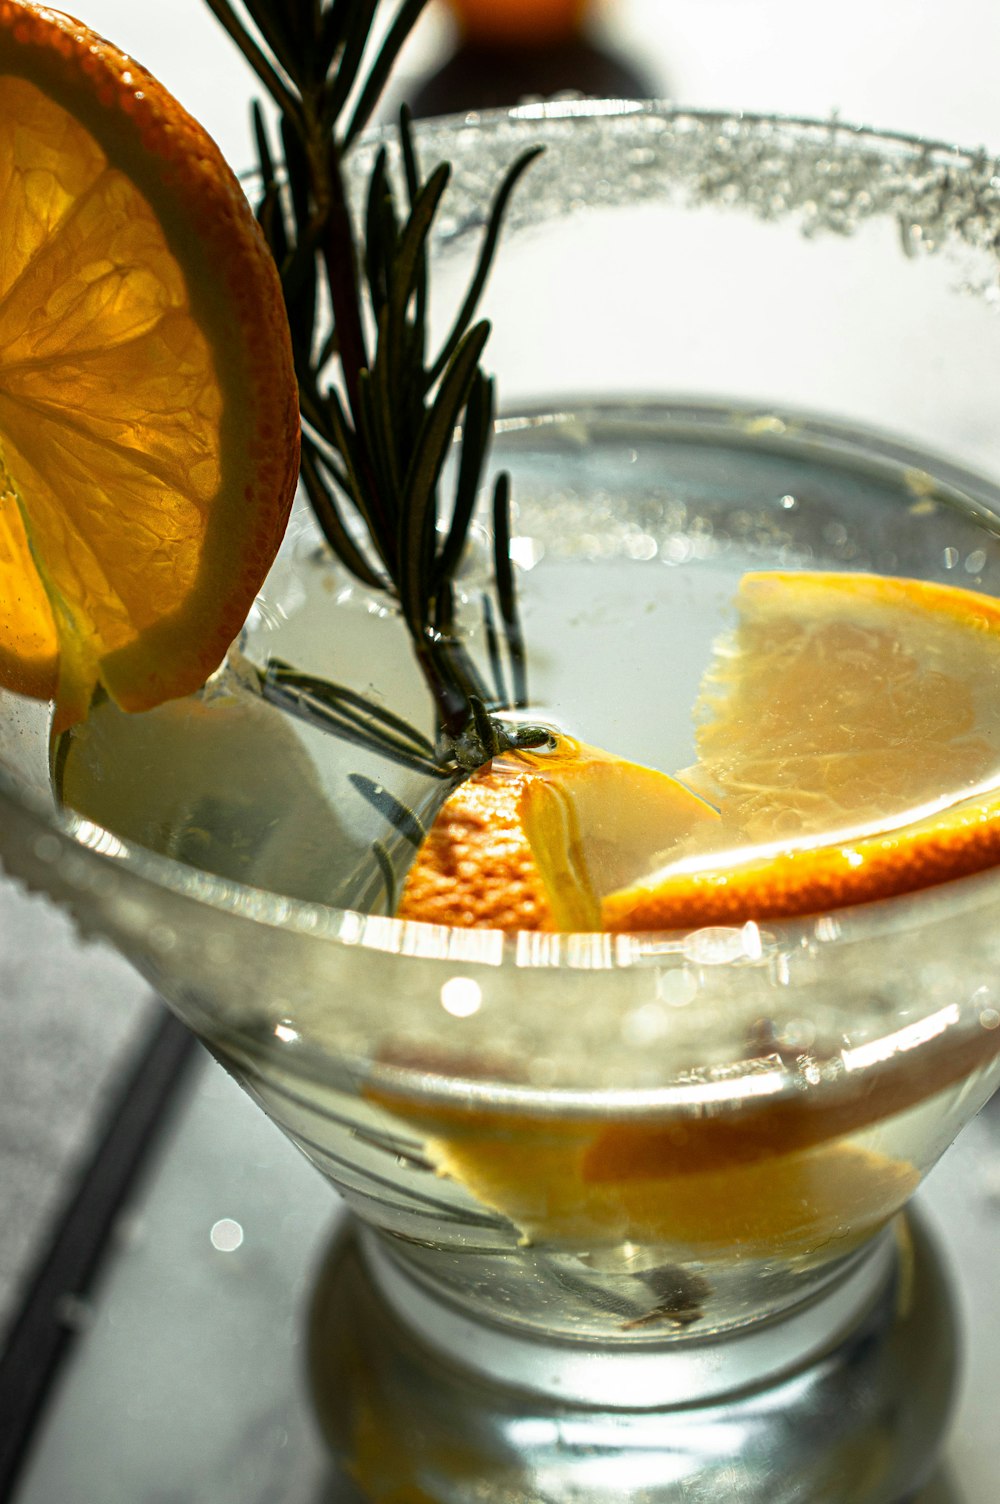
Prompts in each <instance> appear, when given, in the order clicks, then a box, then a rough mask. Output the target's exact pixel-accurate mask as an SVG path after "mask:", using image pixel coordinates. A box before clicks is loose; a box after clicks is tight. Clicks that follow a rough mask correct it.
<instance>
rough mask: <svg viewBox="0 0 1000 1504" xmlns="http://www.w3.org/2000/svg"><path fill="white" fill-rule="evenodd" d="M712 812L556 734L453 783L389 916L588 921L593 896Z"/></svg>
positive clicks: (594, 918)
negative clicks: (545, 744) (550, 746)
mask: <svg viewBox="0 0 1000 1504" xmlns="http://www.w3.org/2000/svg"><path fill="white" fill-rule="evenodd" d="M717 820H718V814H717V811H716V810H714V809H713V808H712V806H711V805H710V804H708V803H707V802H706V801H705V800H704V799H701V798H700V797H699V796H698V795H696V794H693V793H691V791H690V790H689V789H687V788H685V787H684V786H683V784H681V783H678V781H677V780H676V779H674V778H670V777H669V776H668V775H667V774H666V773H658V772H656V771H655V770H654V769H652V768H646V767H642V766H641V765H640V764H638V763H631V762H626V761H625V759H624V758H620V757H613V756H612V755H611V754H610V753H608V752H603V751H601V750H600V749H599V748H597V747H588V746H585V745H584V744H583V743H580V742H577V741H575V740H574V739H573V738H572V737H568V736H563V737H560V738H559V739H558V743H557V746H556V749H555V750H554V751H553V752H551V753H548V754H539V753H531V752H521V753H517V754H513V755H511V756H510V757H507V758H504V759H496V760H495V761H494V762H493V763H492V764H490V765H488V766H487V767H486V768H485V769H483V770H482V771H481V772H479V773H477V774H475V775H474V776H473V777H472V778H470V779H468V780H467V781H466V782H465V783H464V784H462V785H460V787H459V788H458V789H457V790H456V791H455V793H454V794H452V795H451V797H450V798H449V799H448V800H447V802H446V803H445V805H444V807H443V808H442V810H441V812H440V814H439V815H438V817H437V820H436V821H435V823H434V826H433V828H432V830H431V831H430V833H429V835H428V836H427V838H426V840H425V841H424V843H423V845H422V846H421V848H420V850H419V852H418V853H417V858H416V861H415V862H414V864H413V866H412V867H411V869H410V872H409V874H408V877H407V881H406V885H405V887H404V890H403V895H402V899H401V902H400V906H399V909H398V914H399V917H400V918H403V919H425V920H431V921H433V922H435V923H438V924H453V925H462V926H465V927H469V928H484V927H485V928H493V929H507V930H513V929H564V930H586V929H597V928H599V926H600V900H601V897H602V896H603V895H604V894H606V893H609V892H611V891H612V890H613V889H615V888H617V887H620V886H621V885H622V884H623V883H624V882H627V881H628V879H629V877H630V876H635V875H636V874H638V873H641V872H643V871H649V870H650V864H654V865H655V863H656V861H657V860H658V859H661V858H666V857H668V856H669V854H670V853H671V852H672V851H673V850H675V849H676V847H677V846H678V844H679V843H680V842H681V841H682V840H683V839H685V838H686V837H688V836H689V835H690V833H691V832H692V830H694V829H696V828H697V827H698V826H701V825H703V824H706V823H707V824H714V823H715V822H716V821H717Z"/></svg>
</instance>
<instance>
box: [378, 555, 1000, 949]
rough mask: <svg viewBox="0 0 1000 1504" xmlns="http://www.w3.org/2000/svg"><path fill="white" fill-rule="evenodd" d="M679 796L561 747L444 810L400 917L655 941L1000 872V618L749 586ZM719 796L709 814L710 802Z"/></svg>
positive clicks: (895, 600)
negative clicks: (632, 933) (621, 934)
mask: <svg viewBox="0 0 1000 1504" xmlns="http://www.w3.org/2000/svg"><path fill="white" fill-rule="evenodd" d="M737 607H738V614H739V621H738V626H737V629H736V631H735V633H734V634H733V635H732V636H731V637H730V638H728V639H726V641H725V642H723V643H721V644H720V645H719V648H718V650H717V653H716V656H715V659H714V661H713V662H712V664H711V665H710V666H709V669H708V671H707V673H706V675H705V677H704V680H703V684H702V689H701V694H700V696H699V701H698V704H697V706H696V707H695V717H696V722H697V748H698V753H699V760H698V763H697V764H696V765H695V766H694V767H691V768H686V769H684V770H683V771H682V772H681V774H680V775H679V778H680V779H681V780H683V781H682V782H679V781H677V780H676V779H673V778H669V777H667V775H665V774H663V773H657V772H654V771H652V770H651V769H649V768H643V767H639V766H637V765H636V764H634V763H629V762H626V761H624V760H623V759H621V758H615V757H612V756H611V755H610V754H609V753H607V752H601V751H598V750H597V749H595V748H589V747H584V746H582V745H579V744H577V743H575V742H573V741H572V740H571V739H570V738H563V739H561V741H560V744H559V749H558V751H557V752H556V754H555V755H554V756H552V757H548V758H547V757H543V756H539V755H527V754H522V755H520V756H519V757H518V758H512V759H509V760H508V761H507V762H506V763H495V764H494V765H493V767H492V768H490V769H489V770H487V771H486V772H485V773H483V774H480V775H477V777H475V778H473V779H472V780H471V781H470V782H469V783H467V784H466V785H464V786H463V787H462V788H460V789H459V790H458V792H457V793H456V794H455V795H454V796H453V797H452V799H451V800H450V801H449V802H448V803H447V804H446V805H445V807H444V810H443V811H442V813H441V815H440V817H439V819H438V821H437V823H436V825H435V827H434V829H433V830H432V831H431V833H430V835H429V837H428V839H427V841H426V843H425V845H424V847H423V848H422V850H421V851H420V853H419V854H418V858H417V862H416V864H415V866H414V868H413V870H412V872H411V875H410V879H409V882H408V884H407V886H406V889H405V892H404V897H403V904H402V907H401V909H400V914H401V915H402V917H404V918H408V919H430V920H436V921H438V922H440V923H445V924H468V925H491V926H494V927H497V928H500V929H563V930H592V929H605V930H659V929H674V928H693V927H697V926H699V925H705V924H736V923H741V922H743V921H745V920H747V919H764V918H774V917H780V916H790V915H796V914H807V913H816V912H821V911H824V910H826V909H828V908H837V907H841V906H843V905H845V904H850V903H859V902H863V901H867V900H870V899H875V898H881V897H886V896H889V895H892V894H898V893H905V892H909V891H912V890H916V889H919V888H923V887H927V886H929V885H932V884H934V883H938V882H942V881H945V880H947V879H948V878H952V877H957V876H961V875H964V874H966V873H970V872H975V871H978V870H981V869H983V868H984V867H988V866H990V865H992V864H993V863H995V862H997V861H1000V602H997V601H995V600H993V599H991V598H990V597H988V596H983V595H979V594H976V593H975V592H972V591H968V590H963V589H961V588H958V587H955V586H949V585H940V584H933V583H929V582H927V581H921V580H907V579H892V578H884V577H879V576H874V575H860V574H822V573H818V572H817V573H805V572H802V573H791V572H789V573H774V574H748V575H746V576H745V577H744V579H743V581H742V584H741V587H740V591H739V595H738V599H737ZM699 795H700V796H702V797H699Z"/></svg>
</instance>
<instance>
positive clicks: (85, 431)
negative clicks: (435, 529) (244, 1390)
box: [0, 0, 298, 730]
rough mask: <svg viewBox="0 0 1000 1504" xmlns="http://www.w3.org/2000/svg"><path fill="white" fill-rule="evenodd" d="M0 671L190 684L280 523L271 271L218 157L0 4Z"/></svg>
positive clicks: (165, 693) (91, 59)
mask: <svg viewBox="0 0 1000 1504" xmlns="http://www.w3.org/2000/svg"><path fill="white" fill-rule="evenodd" d="M0 208H2V213H0V591H2V600H3V608H4V609H3V611H2V613H0V684H2V685H3V686H5V687H6V688H9V689H14V690H16V691H19V692H21V693H25V694H29V695H33V696H36V697H39V698H49V697H55V698H56V701H57V711H56V729H57V730H58V729H61V728H63V727H65V726H67V725H69V724H71V723H72V722H74V721H76V720H79V719H80V718H81V717H82V716H83V715H84V714H85V713H86V710H87V707H88V704H89V702H90V699H91V696H92V693H93V690H94V688H95V686H96V685H97V684H102V685H103V686H104V687H105V688H106V689H107V690H108V692H109V693H110V694H111V696H112V698H113V699H115V700H116V701H117V702H118V704H120V705H121V706H122V707H123V708H125V709H127V710H143V709H147V708H149V707H150V706H152V705H155V704H157V703H160V702H161V701H163V700H166V699H169V698H172V697H175V696H180V695H183V694H186V693H189V692H190V691H192V690H194V689H196V688H197V687H198V686H199V684H201V683H202V682H203V681H204V679H205V678H206V676H207V675H208V674H209V673H210V672H211V671H212V669H213V668H215V667H216V666H217V664H218V663H219V662H220V661H221V659H222V657H223V655H224V653H225V651H226V648H227V647H228V645H229V643H230V642H231V640H232V639H233V637H234V636H235V635H236V633H237V632H238V630H239V628H240V626H241V624H242V622H243V620H244V618H245V616H246V613H247V610H248V609H249V607H250V605H251V603H252V601H253V597H254V595H255V593H256V591H257V589H258V588H259V586H260V583H261V581H262V580H263V578H264V575H265V573H266V572H267V569H268V566H269V564H270V562H271V560H272V558H273V556H274V554H275V552H276V549H277V547H278V544H279V542H280V540H281V537H282V534H283V532H284V527H285V523H286V520H287V515H288V508H289V505H290V502H291V495H292V491H293V489H294V483H295V477H296V474H297V448H298V404H297V396H296V388H295V379H294V372H293V366H292V357H291V349H290V342H289V337H288V329H287V323H286V320H285V315H284V310H283V305H282V298H281V291H280V287H279V284H278V279H277V274H276V271H275V268H274V266H273V263H272V261H271V259H270V256H269V253H268V251H267V249H266V246H265V245H264V242H263V239H262V237H261V236H260V235H259V233H258V230H257V226H256V224H255V222H254V219H253V215H252V214H251V212H250V209H249V206H248V204H247V202H246V199H245V197H244V195H243V193H242V191H241V189H240V187H239V185H238V183H237V182H236V179H235V178H234V177H233V175H232V173H231V172H230V170H229V169H228V167H227V166H226V164H225V162H224V161H223V159H222V157H221V155H220V153H219V151H218V149H217V148H216V146H215V145H214V143H213V142H212V141H211V140H210V139H209V137H208V136H206V134H205V133H204V131H203V130H202V129H201V128H200V127H199V126H198V125H197V124H196V123H195V122H194V121H193V120H192V119H191V118H190V117H189V116H188V115H187V114H186V113H185V112H184V110H183V109H182V108H181V106H180V105H179V104H178V103H177V102H176V100H174V99H173V98H172V97H171V96H170V95H169V94H168V93H167V92H166V90H165V89H163V88H162V87H161V86H160V85H159V84H158V83H157V82H156V81H155V79H153V78H152V77H151V76H150V75H149V74H148V73H146V72H145V71H144V70H143V69H142V68H141V67H139V66H138V64H136V63H134V62H133V61H132V60H131V59H129V58H128V57H126V56H125V55H124V54H123V53H121V52H119V51H118V50H117V49H116V48H114V47H113V46H111V45H110V44H109V43H107V42H105V41H104V40H103V39H101V38H100V37H98V36H96V35H95V34H94V33H92V32H91V31H89V30H88V29H87V28H86V27H85V26H83V25H81V24H80V23H79V22H77V21H74V20H71V19H69V18H68V17H66V16H62V15H59V14H58V13H56V12H54V11H50V10H47V9H44V8H42V7H39V6H34V5H29V4H19V3H16V0H0Z"/></svg>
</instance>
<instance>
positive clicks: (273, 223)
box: [207, 0, 547, 770]
mask: <svg viewBox="0 0 1000 1504" xmlns="http://www.w3.org/2000/svg"><path fill="white" fill-rule="evenodd" d="M207 3H208V4H209V6H210V7H211V9H212V11H213V12H214V13H215V15H216V16H217V17H218V19H219V21H220V22H221V23H222V25H223V26H224V27H225V28H226V30H227V31H228V32H229V34H230V36H231V37H232V38H233V39H234V41H235V42H236V44H237V45H238V46H239V48H240V50H241V51H242V52H243V54H244V56H245V57H246V59H247V61H248V62H249V63H250V65H251V67H252V68H253V69H254V71H255V72H256V74H257V77H258V78H259V80H260V82H261V83H262V85H263V86H264V88H265V89H266V90H267V92H268V94H269V95H270V96H271V98H272V100H273V101H274V103H275V104H276V105H277V108H278V112H279V133H280V141H281V159H282V161H281V165H279V164H278V162H277V160H276V157H275V154H274V152H273V151H272V147H271V142H270V140H269V133H268V130H267V129H266V127H265V124H264V120H263V117H262V115H261V112H260V110H259V109H255V114H254V130H255V136H256V142H257V150H258V156H259V161H260V177H261V184H262V194H261V199H260V203H259V207H258V218H259V221H260V224H261V226H262V229H263V231H264V234H265V236H266V237H267V240H268V243H269V245H270V247H271V249H272V252H273V254H274V257H275V260H276V262H277V264H278V268H279V272H280V275H281V281H282V287H283V291H284V296H285V302H286V306H287V310H288V318H289V325H290V328H291V332H292V342H293V349H294V356H295V366H296V373H297V376H298V382H299V391H300V401H301V407H302V415H303V425H304V434H303V451H302V454H303V458H302V479H303V484H304V488H305V491H306V494H307V496H308V498H309V500H310V502H311V504H312V507H313V510H314V512H315V514H316V517H317V519H318V522H319V525H320V527H321V529H322V531H323V533H324V535H325V537H326V539H327V541H328V542H329V544H330V547H331V548H332V549H333V550H334V552H335V553H336V554H337V556H338V557H339V559H340V560H341V563H342V564H343V565H344V567H345V568H346V569H347V570H348V571H349V572H350V573H351V574H352V575H354V577H355V578H356V579H358V580H359V581H361V582H362V583H363V584H364V585H365V586H366V587H367V588H369V589H376V590H380V591H382V592H384V593H385V594H386V595H387V596H388V597H389V598H390V599H391V600H392V601H393V602H394V604H395V605H396V607H397V608H398V610H399V612H400V613H401V615H402V618H403V620H404V621H405V624H406V626H407V629H408V631H409V635H410V639H411V642H412V645H413V650H414V653H415V657H416V661H417V663H418V665H419V667H420V670H421V672H422V674H423V677H424V679H425V681H426V683H427V686H428V688H429V690H430V692H431V695H432V698H433V702H434V706H435V713H436V722H437V727H438V740H437V744H436V745H435V746H434V747H430V746H429V744H428V745H426V746H418V745H416V744H415V743H414V742H413V741H412V738H410V737H409V735H408V733H406V732H404V731H403V729H402V728H401V726H400V724H399V723H398V720H396V719H394V718H392V717H389V716H387V715H385V714H384V713H379V712H376V711H373V710H372V707H371V705H370V704H368V705H365V706H362V705H361V704H360V703H359V699H358V697H357V696H356V695H354V694H353V692H351V691H347V690H345V689H344V687H343V686H337V685H329V684H324V683H323V682H322V681H318V680H314V679H309V678H308V676H305V675H301V674H296V673H295V671H294V670H292V669H290V668H289V667H288V666H287V665H283V664H281V665H272V666H271V667H270V668H269V669H268V671H267V674H266V675H265V676H264V681H263V686H262V687H263V690H264V693H265V694H267V695H268V696H269V697H271V698H276V697H281V698H282V699H283V702H284V703H285V704H286V705H288V706H290V707H291V708H293V709H294V711H295V713H297V714H303V715H306V716H307V717H309V718H312V719H313V720H314V721H316V722H317V723H322V724H324V725H325V726H326V727H327V729H331V730H335V731H336V733H337V734H338V735H343V736H345V737H347V738H348V739H349V740H355V741H358V742H360V743H361V744H362V745H367V746H373V745H375V744H378V750H380V751H382V752H384V753H385V755H391V756H395V757H396V759H397V760H404V761H406V762H407V765H408V766H415V765H417V764H419V765H420V766H421V767H422V768H423V769H424V770H426V767H427V765H435V766H437V767H438V768H439V769H441V770H445V769H446V768H449V767H450V768H454V767H455V766H459V767H462V768H469V767H474V766H476V765H477V763H478V762H483V761H485V760H486V759H487V758H488V757H489V756H491V755H495V754H494V751H493V750H492V749H495V748H497V747H498V746H500V745H503V744H504V743H505V742H506V743H507V744H509V745H513V744H515V742H516V740H517V737H518V736H519V735H520V736H524V737H527V738H528V740H527V741H523V742H522V743H521V744H525V745H538V744H539V741H540V740H544V739H545V738H546V735H547V733H544V732H541V731H539V728H523V730H522V732H521V733H517V732H510V731H508V730H506V729H505V728H504V727H503V726H502V724H501V723H500V722H498V721H496V720H495V719H494V717H492V716H491V715H490V714H489V713H488V711H487V709H486V707H487V706H488V707H489V710H490V711H494V712H495V711H502V710H504V709H512V708H515V707H523V706H524V704H525V703H526V700H527V690H526V684H525V669H524V649H523V642H522V639H521V633H520V627H519V624H518V617H517V610H516V603H515V600H514V582H513V576H512V572H511V567H510V555H509V540H510V527H509V484H508V482H507V479H506V477H501V478H500V480H499V481H498V482H497V486H496V490H495V493H494V505H493V517H494V533H495V538H496V545H495V588H496V597H497V603H498V606H499V620H500V624H501V626H502V629H503V633H504V635H505V637H506V642H507V653H508V659H509V664H510V682H511V693H510V694H509V695H508V693H507V690H506V687H505V678H504V675H503V673H502V671H501V668H500V661H501V654H500V643H499V634H498V631H497V624H496V619H495V616H494V614H493V612H492V607H491V606H487V607H486V608H485V610H486V612H487V613H488V614H487V615H486V617H485V620H486V635H487V642H488V650H489V656H490V660H491V674H492V678H493V680H494V681H495V683H494V684H493V686H487V684H486V683H485V682H484V680H483V678H482V676H481V674H480V672H479V670H478V669H477V667H476V665H475V663H474V662H473V660H472V658H471V656H470V654H469V652H468V651H467V649H466V647H465V645H464V643H463V642H462V640H461V636H460V633H459V632H458V630H457V627H456V622H455V598H456V576H457V572H458V570H459V567H460V564H461V560H462V556H463V552H464V549H465V546H466V542H467V538H468V532H469V526H470V523H471V519H472V515H473V510H474V507H475V503H476V498H477V494H478V492H479V490H480V487H481V485H482V481H483V475H484V469H485V464H486V458H487V452H488V448H489V443H490V439H491V436H492V429H493V415H494V390H493V383H492V381H491V380H490V378H489V377H488V376H487V375H486V374H485V372H484V371H483V368H482V365H481V359H482V355H483V349H484V346H485V344H486V341H487V339H488V336H489V324H488V322H487V321H486V320H482V319H477V317H476V312H477V308H478V306H479V302H480V299H481V296H482V293H483V289H484V286H485V284H486V281H487V278H488V276H489V271H490V268H491V265H492V262H493V258H494V255H495V252H496V247H497V242H498V238H499V234H500V227H501V222H502V219H503V215H504V212H505V209H506V207H507V204H508V202H509V199H510V196H511V193H512V192H513V191H514V188H515V186H516V184H517V182H518V180H519V178H520V177H521V175H522V174H523V173H524V171H525V169H526V168H527V167H528V165H529V163H530V162H531V160H532V159H533V158H534V156H535V155H537V149H533V150H530V151H527V152H525V153H523V154H522V155H521V156H520V157H519V158H518V159H517V160H516V161H515V162H514V163H513V164H512V165H511V167H510V168H509V170H508V172H507V173H506V174H505V176H504V178H503V180H502V182H501V183H500V184H499V186H498V188H497V191H496V193H495V196H494V199H493V203H492V207H491V209H490V212H489V214H488V215H487V217H486V223H485V226H484V232H483V238H482V243H481V246H480V250H479V255H478V258H477V262H476V266H475V269H474V271H473V273H472V276H471V280H470V283H469V286H468V290H467V292H466V295H465V297H464V299H463V300H462V303H461V306H460V308H459V311H458V313H457V315H456V317H455V319H454V322H453V324H452V326H451V328H450V329H449V330H448V332H447V334H446V336H445V338H444V340H443V342H442V343H441V346H440V348H439V349H438V350H437V351H431V350H430V349H429V338H428V332H427V317H428V303H429V266H428V254H427V251H428V243H429V239H430V236H431V232H432V229H433V225H434V221H435V217H436V215H437V213H438V211H439V208H440V205H441V202H442V198H443V195H444V193H445V191H446V188H447V184H448V179H449V175H450V169H449V167H448V165H447V164H445V163H441V164H438V165H437V166H435V167H434V168H433V169H432V170H431V171H430V172H429V173H428V174H427V175H426V176H425V175H424V174H423V172H422V170H421V166H420V163H419V161H418V158H417V153H416V148H415V144H414V140H413V133H412V130H411V126H410V120H409V117H408V114H407V113H406V111H405V110H404V111H403V112H402V113H401V115H400V121H399V143H400V157H401V164H402V172H401V176H402V182H403V186H402V191H400V190H399V189H397V188H396V187H395V186H394V184H393V181H392V178H391V175H390V171H389V163H388V155H387V152H386V151H385V149H383V150H381V151H380V152H379V153H378V154H377V156H376V159H375V163H374V166H373V168H372V171H371V174H370V178H369V181H368V185H367V195H366V201H365V209H364V235H363V242H362V240H361V239H360V238H359V236H358V234H357V231H356V229H355V225H354V222H353V220H352V216H351V213H350V210H349V207H348V203H347V195H346V187H345V178H344V155H345V153H346V152H347V151H348V149H349V148H350V147H351V145H352V143H353V142H354V141H355V140H356V138H357V137H358V135H359V133H360V132H361V131H362V130H363V128H364V127H365V125H366V124H367V123H368V121H369V120H370V118H371V115H372V112H373V110H374V108H375V106H376V104H377V101H378V99H379V96H380V94H381V92H382V89H383V86H384V84H385V82H386V80H387V78H388V76H389V74H390V72H391V69H392V67H393V64H394V63H395V60H396V58H397V57H398V54H399V51H400V49H401V47H402V46H403V43H404V42H405V40H406V38H407V36H408V35H409V33H410V31H411V30H412V27H413V25H414V23H415V22H416V20H417V19H418V17H419V15H420V13H421V11H422V10H423V7H424V4H425V0H400V3H398V5H397V6H396V10H395V14H394V16H393V18H392V20H391V22H390V24H389V25H388V28H387V29H386V30H385V31H384V33H383V40H382V42H381V44H380V45H379V46H377V47H373V45H372V37H373V32H374V28H375V21H376V15H377V13H378V12H380V11H381V9H382V6H381V5H380V0H207ZM373 51H374V57H373V58H372V57H371V54H372V52H373ZM321 309H329V310H331V311H332V318H333V328H332V331H331V332H330V333H329V334H325V333H324V332H323V330H322V328H321V315H320V311H321ZM331 365H332V366H333V373H332V375H331ZM457 433H460V435H461V437H460V439H459V440H458V441H457V443H458V451H457V465H456V466H455V482H454V487H453V491H452V494H451V496H450V497H449V498H448V499H447V500H446V499H445V498H444V497H443V495H442V491H443V474H444V471H445V466H446V462H447V460H448V458H449V455H450V454H451V453H452V452H453V449H454V446H455V444H456V434H457ZM532 736H536V739H535V740H534V741H532V740H531V737H532ZM387 748H388V749H389V750H388V751H387V750H386V749H387Z"/></svg>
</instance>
